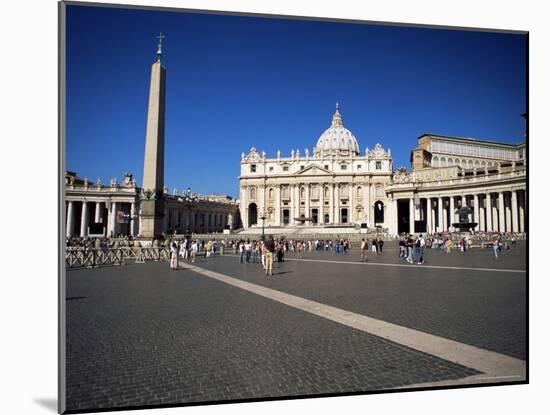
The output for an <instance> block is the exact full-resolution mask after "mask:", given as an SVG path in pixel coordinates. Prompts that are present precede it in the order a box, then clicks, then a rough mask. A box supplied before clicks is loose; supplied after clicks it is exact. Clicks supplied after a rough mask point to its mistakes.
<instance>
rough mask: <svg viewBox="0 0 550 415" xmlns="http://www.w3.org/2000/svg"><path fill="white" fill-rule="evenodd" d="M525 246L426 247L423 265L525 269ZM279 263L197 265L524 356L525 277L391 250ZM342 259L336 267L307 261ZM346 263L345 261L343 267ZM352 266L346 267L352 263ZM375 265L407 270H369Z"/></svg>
mask: <svg viewBox="0 0 550 415" xmlns="http://www.w3.org/2000/svg"><path fill="white" fill-rule="evenodd" d="M525 252H526V251H525V246H524V245H522V243H519V245H518V246H517V247H516V248H514V249H512V250H510V251H506V252H504V254H503V255H502V256H501V258H499V260H497V261H494V260H493V259H492V258H491V256H490V252H489V251H486V250H481V249H472V250H470V251H468V252H467V253H466V254H464V255H462V254H461V253H460V252H454V253H452V254H450V255H446V254H443V253H440V252H438V251H435V252H433V251H431V250H428V252H427V253H426V261H427V262H426V264H430V265H432V264H435V265H438V266H445V265H446V264H447V263H449V264H450V265H451V266H453V267H460V266H464V267H471V268H476V267H483V268H488V267H491V268H500V269H502V270H504V269H518V270H525ZM293 258H295V256H294V255H292V254H290V255H288V259H289V261H285V262H284V263H281V264H277V263H276V264H275V265H274V274H275V275H274V277H273V278H271V279H266V278H265V277H264V275H263V272H262V268H261V265H260V264H240V263H239V259H238V257H235V256H224V257H216V258H212V259H211V260H209V261H206V262H205V261H204V260H201V262H198V263H197V264H196V265H199V266H201V267H204V268H206V269H210V270H214V271H217V272H221V273H224V274H227V275H231V276H234V277H238V278H241V279H243V280H245V281H249V282H253V283H255V284H259V285H264V286H267V287H269V288H273V289H275V290H279V291H283V292H286V293H289V294H293V295H296V296H299V297H303V298H307V299H310V300H314V301H317V302H320V303H323V304H328V305H331V306H334V307H338V308H342V309H345V310H349V311H353V312H355V313H359V314H362V315H366V316H369V317H373V318H376V319H380V320H383V321H387V322H391V323H395V324H398V325H400V326H405V327H409V328H413V329H416V330H420V331H423V332H427V333H431V334H434V335H437V336H441V337H445V338H449V339H452V340H456V341H459V342H461V343H466V344H470V345H473V346H477V347H481V348H483V349H487V350H492V351H495V352H499V353H503V354H506V355H509V356H512V357H516V358H519V359H523V360H525V359H526V354H527V327H526V318H527V317H526V312H527V305H526V304H527V303H526V301H527V293H526V278H527V274H526V273H524V272H513V273H509V272H498V271H497V272H489V271H474V270H471V269H465V270H464V269H433V268H425V267H424V266H423V265H409V264H407V263H406V262H404V261H402V260H400V259H399V258H397V250H396V249H395V248H394V247H392V246H390V247H389V249H387V250H385V252H384V253H383V255H382V256H378V257H376V258H373V256H372V254H369V262H368V263H367V264H366V265H364V264H360V263H359V253H358V252H357V249H355V250H352V252H351V253H350V254H349V255H335V254H334V253H332V252H312V253H309V252H308V253H304V254H303V258H305V259H308V261H294V260H292V259H293ZM311 259H313V260H323V261H325V260H329V261H333V260H334V261H339V262H337V263H330V262H315V261H309V260H311ZM342 261H343V262H344V263H342ZM347 262H349V264H348V263H347ZM373 262H377V263H387V264H403V265H405V266H403V267H390V266H376V265H370V264H372V263H373Z"/></svg>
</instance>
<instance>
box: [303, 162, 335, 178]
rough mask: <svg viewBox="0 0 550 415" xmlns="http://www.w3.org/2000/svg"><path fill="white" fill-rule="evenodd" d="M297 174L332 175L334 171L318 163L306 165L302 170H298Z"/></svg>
mask: <svg viewBox="0 0 550 415" xmlns="http://www.w3.org/2000/svg"><path fill="white" fill-rule="evenodd" d="M296 175H305V176H327V175H332V172H330V171H329V170H327V169H325V168H324V167H322V166H319V165H317V164H310V165H309V166H306V167H304V168H303V169H302V170H299V171H298V172H296Z"/></svg>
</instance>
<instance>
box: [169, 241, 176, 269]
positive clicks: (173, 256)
mask: <svg viewBox="0 0 550 415" xmlns="http://www.w3.org/2000/svg"><path fill="white" fill-rule="evenodd" d="M170 268H171V269H178V244H177V242H175V241H174V242H172V243H171V244H170Z"/></svg>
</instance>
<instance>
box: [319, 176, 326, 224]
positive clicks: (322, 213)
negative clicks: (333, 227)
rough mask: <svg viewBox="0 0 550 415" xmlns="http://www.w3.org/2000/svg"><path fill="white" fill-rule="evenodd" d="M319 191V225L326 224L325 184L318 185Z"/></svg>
mask: <svg viewBox="0 0 550 415" xmlns="http://www.w3.org/2000/svg"><path fill="white" fill-rule="evenodd" d="M318 189H319V223H325V184H324V183H321V184H319V185H318Z"/></svg>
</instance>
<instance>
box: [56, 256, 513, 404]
mask: <svg viewBox="0 0 550 415" xmlns="http://www.w3.org/2000/svg"><path fill="white" fill-rule="evenodd" d="M201 265H205V266H207V267H213V268H215V267H221V268H222V269H223V270H224V272H226V273H230V274H231V275H233V276H240V277H241V278H247V279H251V280H254V281H255V282H257V283H258V282H262V283H264V284H272V285H275V286H276V287H277V289H280V290H283V291H291V287H292V286H293V285H295V286H296V287H297V288H296V290H297V291H304V292H306V291H309V292H308V294H309V295H314V296H320V297H323V298H325V299H331V301H333V302H347V303H349V304H352V305H353V304H356V303H357V304H360V303H364V302H366V303H370V302H371V301H372V300H373V299H376V303H377V304H378V305H376V306H374V307H373V309H374V310H383V311H384V313H386V315H387V313H388V312H387V309H389V308H391V307H390V305H391V304H392V303H393V306H394V307H398V308H400V309H401V311H400V312H396V313H395V314H406V313H410V312H411V310H415V309H418V310H423V309H433V311H432V313H431V314H437V313H438V311H439V310H440V308H441V304H447V306H446V309H447V311H448V312H449V313H454V311H453V310H452V307H455V306H459V308H461V310H462V309H463V307H464V306H465V304H464V303H462V302H457V301H456V300H454V298H455V297H457V296H458V294H457V293H455V292H454V290H455V289H456V288H457V287H460V286H462V285H464V283H465V282H466V283H468V284H469V283H472V282H471V281H470V280H467V281H464V278H465V277H463V276H458V277H454V278H453V277H448V276H447V275H445V278H446V279H448V280H450V281H449V283H448V284H447V285H448V290H449V293H447V294H444V292H446V290H444V287H443V286H440V285H439V284H437V281H438V280H437V278H436V276H434V277H432V278H431V279H429V280H428V281H426V280H425V279H421V278H420V279H419V276H417V277H413V278H415V279H414V280H413V281H411V283H407V282H406V281H405V280H404V278H399V277H398V276H395V275H393V276H391V275H379V276H378V277H373V278H368V279H365V278H364V276H362V275H361V274H360V273H359V275H358V276H356V277H354V276H352V275H351V274H352V272H349V273H348V270H347V269H346V267H352V265H345V266H337V267H335V266H334V265H330V264H329V265H327V264H323V265H322V266H321V268H319V266H318V265H317V264H316V263H304V262H297V261H296V262H288V263H285V264H284V267H280V268H278V269H277V272H278V273H279V275H278V276H277V278H274V279H273V280H270V281H269V282H265V281H264V277H262V276H261V274H260V272H259V271H260V269H259V268H258V266H255V265H251V264H250V265H240V264H238V261H236V258H234V257H224V258H219V257H218V258H214V259H212V261H210V262H208V263H206V264H201ZM281 265H283V264H281ZM320 269H322V270H324V273H325V274H326V275H325V276H324V277H320V276H319V270H320ZM355 272H356V271H355ZM384 272H386V271H384ZM389 272H390V274H392V273H395V272H396V271H395V270H391V271H389ZM335 275H336V276H337V278H334V277H335ZM523 277H524V276H523ZM498 278H499V279H496V280H495V278H485V279H484V281H485V283H477V284H476V286H477V285H479V286H477V289H482V290H485V291H487V292H492V293H493V294H492V295H489V294H487V296H488V298H487V303H491V304H492V303H495V302H496V303H498V304H497V305H485V308H481V309H480V308H475V309H474V310H473V311H472V315H471V319H470V321H469V324H467V325H469V326H473V327H474V328H472V330H474V331H475V327H476V325H475V324H472V321H477V320H478V319H480V320H481V321H482V322H483V323H484V324H486V323H487V322H486V321H485V320H486V319H485V317H484V316H478V315H477V314H475V312H477V311H483V310H490V311H491V312H496V310H497V309H498V308H499V306H501V302H500V300H498V301H497V299H500V297H501V296H502V295H504V296H505V297H506V296H507V295H506V293H507V292H508V290H517V289H518V287H517V284H516V283H514V278H518V276H516V275H513V274H511V275H506V276H503V275H498ZM500 278H502V280H500ZM372 279H374V282H372V281H371V282H370V283H369V286H367V287H365V285H364V281H367V280H372ZM470 279H471V280H472V281H475V280H477V279H478V278H477V277H476V278H474V277H470ZM508 279H511V280H512V281H508V282H506V281H507V280H508ZM330 280H332V282H330ZM453 281H454V283H453ZM413 282H416V284H419V283H422V284H423V285H426V283H429V284H428V285H435V287H432V288H428V289H424V290H414V289H413V286H414V285H415V284H413ZM314 283H315V284H314ZM495 283H498V284H497V285H498V287H495ZM308 284H309V288H308ZM354 285H355V288H353V286H354ZM486 285H487V286H490V287H492V289H490V287H487V288H484V287H485V286H486ZM501 285H504V286H506V287H508V288H504V289H501V288H500V287H501ZM344 286H345V287H346V288H345V289H344V288H343V287H344ZM366 288H367V290H366ZM495 288H496V289H495ZM373 290H378V293H376V294H374V292H373ZM330 291H332V294H331V295H329V294H330ZM365 293H367V294H368V295H366V294H365ZM369 293H370V294H369ZM516 295H517V296H518V298H519V297H521V292H519V293H517V294H516ZM348 296H349V297H350V299H348V300H345V297H348ZM425 296H427V297H425ZM440 297H443V298H440ZM508 297H510V295H508ZM514 298H515V297H514ZM434 299H437V301H434ZM66 300H67V302H66V305H67V408H68V410H89V409H94V408H117V407H118V408H119V407H126V406H142V405H145V406H147V405H157V404H180V403H193V402H206V401H220V400H234V399H257V398H263V397H282V396H293V395H301V396H304V395H318V394H327V393H339V392H356V391H374V390H380V389H387V388H393V387H399V386H405V385H411V384H419V383H423V382H436V381H442V380H452V379H460V378H464V377H467V376H470V375H474V374H477V373H479V372H477V371H475V370H473V369H470V368H466V367H463V366H460V365H457V364H454V363H451V362H448V361H445V360H442V359H439V358H436V357H434V356H430V355H427V354H424V353H421V352H418V351H415V350H412V349H408V348H406V347H403V346H401V345H399V344H396V343H392V342H389V341H386V340H384V339H381V338H379V337H375V336H372V335H370V334H367V333H364V332H362V331H359V330H355V329H352V328H349V327H345V326H342V325H340V324H337V323H334V322H331V321H329V320H326V319H323V318H320V317H316V316H313V315H311V314H308V313H305V312H302V311H300V310H297V309H294V308H291V307H288V306H285V305H283V304H280V303H277V302H274V301H271V300H269V299H266V298H263V297H260V296H257V295H255V294H251V293H248V292H245V291H243V290H240V289H238V288H235V287H231V286H228V285H226V284H223V283H220V282H217V281H214V280H211V279H209V278H205V277H202V276H200V275H198V274H195V273H193V272H191V271H188V270H180V271H171V270H170V269H169V267H168V264H167V263H146V264H135V265H126V266H121V267H109V268H100V269H83V270H70V271H67V299H66ZM344 300H345V301H344ZM477 301H479V298H478V299H477ZM472 302H474V301H473V299H472ZM433 303H435V306H432V304H433ZM415 304H416V305H415ZM508 305H510V304H508ZM493 309H494V311H493ZM500 311H502V310H500ZM418 314H419V315H420V316H425V317H424V318H425V319H427V320H429V317H428V315H429V314H430V313H429V312H428V311H422V312H419V313H418ZM461 315H462V316H464V315H465V314H464V311H462V314H461ZM453 317H454V314H453ZM437 320H445V321H446V322H447V323H446V324H455V323H456V321H455V320H454V319H453V318H448V316H447V315H445V316H443V317H439V318H438V319H437ZM501 330H506V327H504V328H501ZM496 331H498V330H496ZM508 331H510V330H508ZM518 341H519V339H516V340H515V341H513V340H511V341H510V343H511V344H515V343H516V342H518Z"/></svg>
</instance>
